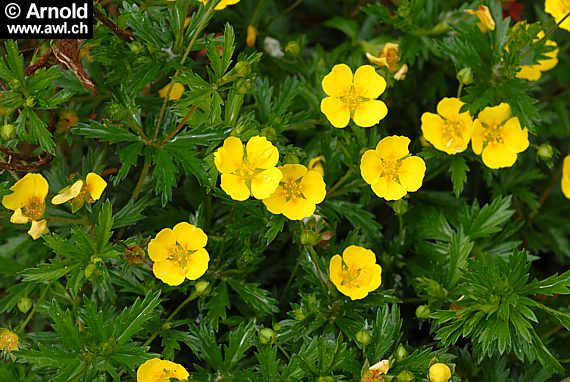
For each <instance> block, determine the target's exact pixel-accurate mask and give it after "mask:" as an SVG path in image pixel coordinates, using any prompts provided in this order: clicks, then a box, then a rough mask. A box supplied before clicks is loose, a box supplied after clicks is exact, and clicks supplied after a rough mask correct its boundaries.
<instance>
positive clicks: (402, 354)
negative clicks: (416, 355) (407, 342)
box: [394, 344, 409, 361]
mask: <svg viewBox="0 0 570 382" xmlns="http://www.w3.org/2000/svg"><path fill="white" fill-rule="evenodd" d="M408 354H409V353H408V351H407V350H406V348H405V346H404V345H402V344H399V345H398V348H397V349H396V353H395V354H394V355H395V357H396V360H397V361H401V360H403V359H404V358H406V357H407V356H408Z"/></svg>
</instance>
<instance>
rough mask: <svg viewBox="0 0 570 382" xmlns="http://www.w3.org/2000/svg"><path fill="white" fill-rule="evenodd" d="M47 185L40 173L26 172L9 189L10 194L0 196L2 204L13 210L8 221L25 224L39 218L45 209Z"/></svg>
mask: <svg viewBox="0 0 570 382" xmlns="http://www.w3.org/2000/svg"><path fill="white" fill-rule="evenodd" d="M48 190H49V185H48V182H47V180H45V178H44V177H43V176H42V175H41V174H26V176H24V177H23V178H22V179H20V180H18V181H17V182H16V183H15V184H14V185H13V186H12V187H10V191H13V193H12V194H10V195H5V196H4V197H3V198H2V204H3V205H4V207H6V208H7V209H9V210H12V211H14V214H12V217H11V218H10V222H12V223H14V224H27V223H29V222H30V221H32V220H39V219H41V218H42V217H43V216H44V213H45V210H46V204H45V199H46V196H47V194H48Z"/></svg>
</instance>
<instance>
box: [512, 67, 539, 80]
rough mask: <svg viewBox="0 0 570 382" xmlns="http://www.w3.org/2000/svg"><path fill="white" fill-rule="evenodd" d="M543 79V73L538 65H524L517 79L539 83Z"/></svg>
mask: <svg viewBox="0 0 570 382" xmlns="http://www.w3.org/2000/svg"><path fill="white" fill-rule="evenodd" d="M540 77H542V73H541V72H540V69H539V67H538V65H523V66H521V67H520V71H519V72H518V73H517V78H521V79H523V80H527V81H538V80H539V79H540Z"/></svg>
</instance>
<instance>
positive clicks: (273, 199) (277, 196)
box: [263, 187, 287, 215]
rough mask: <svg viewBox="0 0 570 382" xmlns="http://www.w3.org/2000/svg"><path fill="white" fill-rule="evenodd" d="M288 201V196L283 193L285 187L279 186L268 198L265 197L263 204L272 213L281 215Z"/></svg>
mask: <svg viewBox="0 0 570 382" xmlns="http://www.w3.org/2000/svg"><path fill="white" fill-rule="evenodd" d="M285 203H287V198H286V197H285V194H284V193H283V187H277V189H276V190H275V192H274V193H273V194H271V196H269V197H268V198H265V199H263V204H265V207H267V210H268V211H269V212H271V213H272V214H275V215H279V214H281V213H283V206H285Z"/></svg>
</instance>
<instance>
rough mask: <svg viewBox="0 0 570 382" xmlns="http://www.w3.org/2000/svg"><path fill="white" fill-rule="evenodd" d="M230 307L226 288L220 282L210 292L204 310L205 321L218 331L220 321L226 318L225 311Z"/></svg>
mask: <svg viewBox="0 0 570 382" xmlns="http://www.w3.org/2000/svg"><path fill="white" fill-rule="evenodd" d="M229 307H230V298H229V295H228V287H227V285H226V283H225V282H224V281H221V282H220V283H219V284H218V285H217V286H216V287H215V288H214V290H213V291H212V294H211V295H210V298H209V299H208V302H207V303H206V308H207V309H208V313H207V314H206V318H205V321H206V322H207V323H208V325H209V326H211V327H212V328H213V329H214V330H216V331H217V330H218V327H219V323H220V320H223V319H225V318H226V311H227V309H228V308H229Z"/></svg>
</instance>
